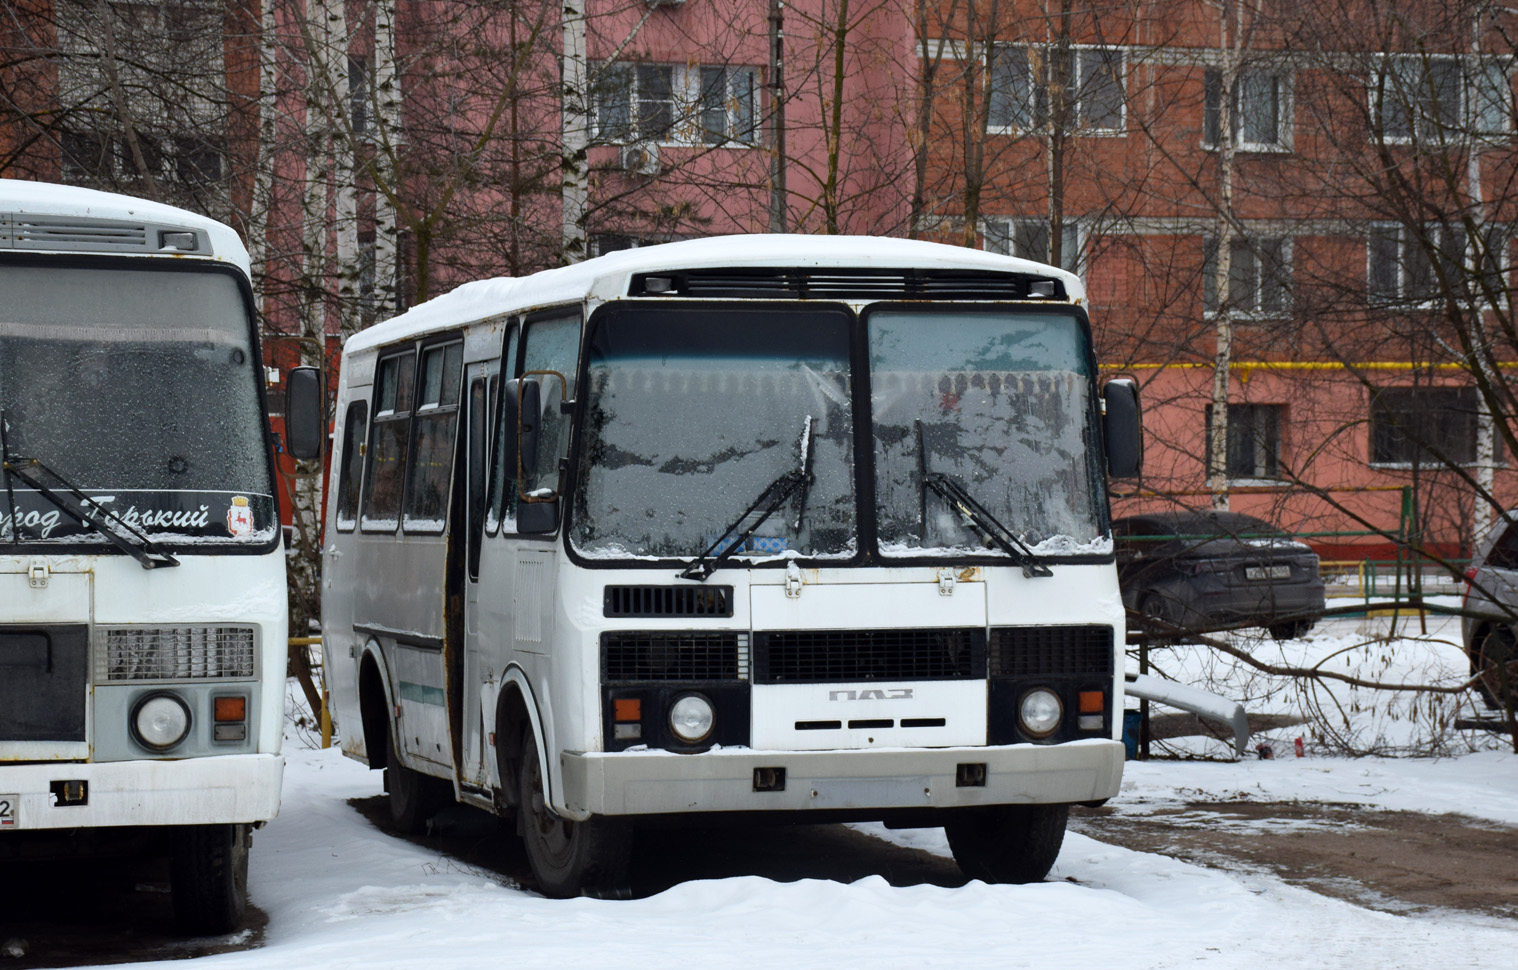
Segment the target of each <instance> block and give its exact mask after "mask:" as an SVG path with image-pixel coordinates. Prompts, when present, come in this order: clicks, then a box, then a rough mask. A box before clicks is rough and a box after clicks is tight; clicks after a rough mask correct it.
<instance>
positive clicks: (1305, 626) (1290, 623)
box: [1265, 620, 1313, 640]
mask: <svg viewBox="0 0 1518 970" xmlns="http://www.w3.org/2000/svg"><path fill="white" fill-rule="evenodd" d="M1312 624H1313V621H1312V620H1287V621H1286V622H1284V623H1272V624H1271V625H1269V626H1267V627H1266V628H1265V632H1267V633H1269V634H1270V636H1271V639H1274V640H1299V639H1301V638H1302V637H1305V636H1307V631H1308V630H1311V629H1312Z"/></svg>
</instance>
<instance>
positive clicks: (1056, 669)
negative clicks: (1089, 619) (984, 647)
mask: <svg viewBox="0 0 1518 970" xmlns="http://www.w3.org/2000/svg"><path fill="white" fill-rule="evenodd" d="M989 652H990V661H991V676H992V677H1051V676H1059V675H1080V674H1096V675H1101V676H1104V677H1111V676H1112V627H1110V626H1012V627H998V628H996V629H994V630H992V631H991V648H990V651H989Z"/></svg>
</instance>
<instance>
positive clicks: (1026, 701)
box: [1017, 687, 1065, 738]
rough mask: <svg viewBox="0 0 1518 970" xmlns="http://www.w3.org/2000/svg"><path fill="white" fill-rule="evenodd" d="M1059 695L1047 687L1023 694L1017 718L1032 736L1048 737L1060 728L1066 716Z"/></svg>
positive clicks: (1018, 706)
mask: <svg viewBox="0 0 1518 970" xmlns="http://www.w3.org/2000/svg"><path fill="white" fill-rule="evenodd" d="M1064 713H1065V709H1064V705H1063V704H1061V703H1060V700H1059V695H1058V694H1055V693H1054V691H1052V690H1049V689H1048V688H1047V687H1035V688H1034V689H1033V690H1030V691H1028V692H1027V693H1026V694H1024V695H1023V699H1022V701H1021V702H1020V703H1019V704H1018V705H1017V720H1018V723H1019V724H1020V725H1021V726H1022V729H1023V731H1024V732H1026V733H1027V734H1028V735H1029V736H1030V737H1034V738H1047V737H1048V736H1049V735H1051V734H1053V733H1054V732H1055V730H1056V729H1058V728H1059V722H1060V720H1061V718H1063V717H1064Z"/></svg>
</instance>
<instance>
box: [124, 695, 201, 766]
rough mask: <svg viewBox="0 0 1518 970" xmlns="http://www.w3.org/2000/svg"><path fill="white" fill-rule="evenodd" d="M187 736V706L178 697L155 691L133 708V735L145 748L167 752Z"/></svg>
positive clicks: (188, 708) (188, 710) (188, 707)
mask: <svg viewBox="0 0 1518 970" xmlns="http://www.w3.org/2000/svg"><path fill="white" fill-rule="evenodd" d="M189 733H190V705H188V704H186V703H185V702H184V700H183V699H182V698H180V696H179V695H178V694H174V693H170V692H169V691H166V690H164V691H158V692H156V693H152V694H149V695H147V696H146V697H144V698H142V699H141V700H140V701H138V702H137V704H136V706H134V707H133V708H132V736H133V737H134V738H136V739H137V742H138V743H139V744H141V745H142V746H143V747H145V748H149V749H151V750H153V751H167V750H169V749H170V748H172V747H174V746H175V745H177V744H179V743H180V742H181V741H183V740H184V739H185V738H186V737H187V736H188V735H189Z"/></svg>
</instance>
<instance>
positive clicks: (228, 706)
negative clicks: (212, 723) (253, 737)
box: [215, 697, 248, 721]
mask: <svg viewBox="0 0 1518 970" xmlns="http://www.w3.org/2000/svg"><path fill="white" fill-rule="evenodd" d="M215 704H216V720H218V721H246V720H247V719H248V699H247V698H246V697H218V698H216V701H215Z"/></svg>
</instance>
